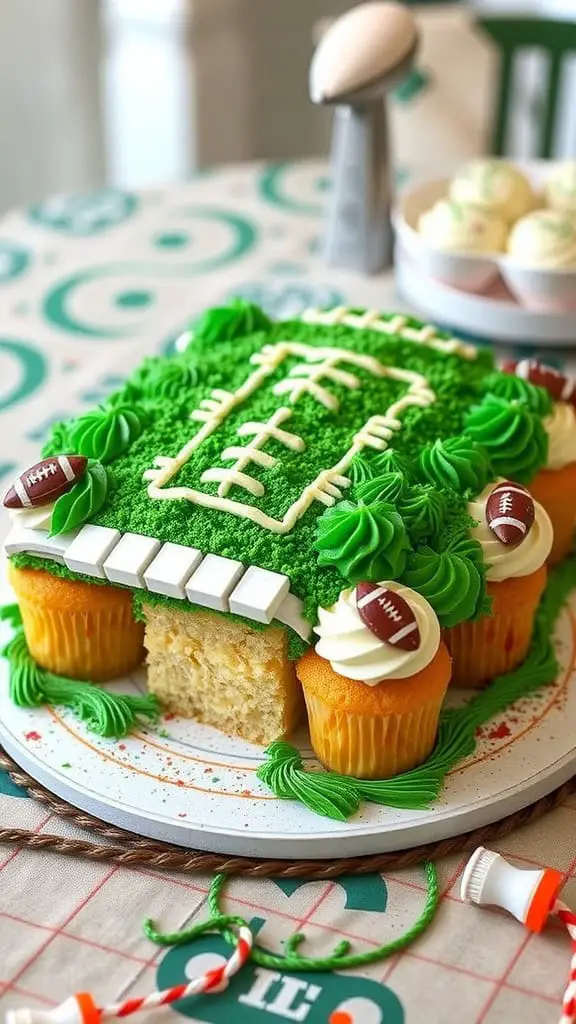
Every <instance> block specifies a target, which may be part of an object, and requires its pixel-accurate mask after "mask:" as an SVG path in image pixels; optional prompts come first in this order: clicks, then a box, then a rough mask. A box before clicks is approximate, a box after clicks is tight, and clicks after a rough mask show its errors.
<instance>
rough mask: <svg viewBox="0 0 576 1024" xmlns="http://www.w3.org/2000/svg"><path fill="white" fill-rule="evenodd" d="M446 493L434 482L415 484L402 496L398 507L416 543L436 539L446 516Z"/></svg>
mask: <svg viewBox="0 0 576 1024" xmlns="http://www.w3.org/2000/svg"><path fill="white" fill-rule="evenodd" d="M446 507H447V501H446V497H445V496H444V494H443V493H442V492H441V491H439V490H438V488H437V487H434V486H433V485H432V484H413V485H412V486H411V487H408V488H407V489H406V492H405V493H404V494H403V495H402V496H401V498H400V500H399V502H398V504H397V509H398V512H399V514H400V516H401V517H402V519H403V520H404V524H405V526H406V529H407V530H408V533H409V535H410V539H411V540H412V542H413V543H414V544H421V543H423V541H426V540H428V541H429V540H434V539H435V538H436V537H437V536H438V534H439V533H440V531H441V529H442V527H443V525H444V519H445V516H446Z"/></svg>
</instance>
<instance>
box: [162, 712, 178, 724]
mask: <svg viewBox="0 0 576 1024" xmlns="http://www.w3.org/2000/svg"><path fill="white" fill-rule="evenodd" d="M173 718H176V715H175V714H174V712H173V711H168V713H167V714H166V715H164V721H165V722H171V721H172V719H173Z"/></svg>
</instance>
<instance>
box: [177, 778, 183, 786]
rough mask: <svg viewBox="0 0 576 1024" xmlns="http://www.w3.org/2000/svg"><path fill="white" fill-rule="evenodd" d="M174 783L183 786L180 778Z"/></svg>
mask: <svg viewBox="0 0 576 1024" xmlns="http://www.w3.org/2000/svg"><path fill="white" fill-rule="evenodd" d="M176 785H177V786H183V785H184V783H183V782H182V779H178V781H177V782H176Z"/></svg>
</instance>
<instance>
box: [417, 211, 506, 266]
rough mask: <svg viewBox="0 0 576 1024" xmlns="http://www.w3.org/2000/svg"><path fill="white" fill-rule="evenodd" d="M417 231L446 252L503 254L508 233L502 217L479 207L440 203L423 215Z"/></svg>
mask: <svg viewBox="0 0 576 1024" xmlns="http://www.w3.org/2000/svg"><path fill="white" fill-rule="evenodd" d="M418 231H419V232H420V234H421V235H422V237H423V238H424V239H425V240H426V241H427V242H430V244H431V245H434V246H436V248H438V249H443V250H445V251H446V252H469V253H484V252H504V249H505V248H506V236H507V234H508V229H507V226H506V223H505V222H504V221H503V220H502V218H501V217H499V216H497V215H496V214H494V213H491V212H490V211H488V210H483V209H482V208H481V207H479V206H473V205H470V204H467V203H457V202H454V201H451V200H449V199H439V200H438V202H437V203H435V204H434V206H433V207H432V208H431V209H430V210H427V211H426V212H425V213H422V214H421V215H420V218H419V220H418Z"/></svg>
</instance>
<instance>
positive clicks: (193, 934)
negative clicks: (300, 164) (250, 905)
mask: <svg viewBox="0 0 576 1024" xmlns="http://www.w3.org/2000/svg"><path fill="white" fill-rule="evenodd" d="M424 873H425V875H426V900H425V903H424V909H423V910H422V913H421V914H420V917H419V918H418V920H417V921H415V922H414V924H413V925H412V926H411V927H410V928H409V929H408V931H406V932H405V933H404V935H399V936H398V938H396V939H393V940H392V942H386V943H384V944H383V945H382V946H378V948H377V949H371V950H369V951H368V952H366V953H350V952H349V951H350V948H351V946H350V943H349V942H347V941H346V940H343V941H341V942H338V943H337V944H336V946H335V947H334V949H333V950H332V952H331V953H330V954H329V956H325V957H319V958H317V957H308V956H300V955H299V953H298V949H299V947H300V946H301V944H302V943H303V942H304V941H305V939H306V936H305V935H304V934H303V933H302V932H295V933H294V934H293V935H291V936H290V937H289V938H288V939H287V940H286V942H285V943H284V950H285V952H284V953H273V952H272V951H271V950H269V949H266V948H265V947H264V946H260V945H259V944H258V943H257V942H255V943H254V945H253V947H252V952H251V954H250V959H251V960H253V961H254V963H256V964H258V966H259V967H267V968H269V969H270V970H275V971H345V970H351V969H352V968H355V967H365V966H366V965H367V964H374V963H377V962H378V961H380V960H387V959H388V958H389V957H391V956H394V955H395V954H396V953H400V952H402V950H404V949H407V947H408V946H410V945H411V944H412V943H413V942H415V941H416V939H417V938H419V936H420V935H422V933H423V932H425V931H426V929H427V928H428V925H429V924H430V923H431V922H432V920H433V918H434V916H435V914H436V911H437V910H438V906H439V903H440V891H439V887H438V876H437V874H436V868H435V867H434V865H433V864H432V863H430V862H427V863H426V864H424ZM225 882H226V875H221V874H219V875H214V878H213V879H212V882H211V884H210V892H209V894H208V909H209V911H210V915H211V916H210V918H209V919H208V921H204V922H202V923H201V924H196V925H192V927H191V928H185V929H183V931H180V932H169V933H162V932H159V931H156V928H155V927H154V922H153V921H152V920H151V919H150V918H148V919H147V920H146V921H145V922H144V934H145V935H146V936H147V938H149V939H150V940H151V941H152V942H155V943H156V945H158V946H183V945H185V944H186V943H188V942H192V941H193V939H196V938H198V936H199V935H203V934H204V933H205V932H207V931H216V932H220V933H221V934H222V936H223V938H224V939H225V940H226V942H227V943H228V944H229V945H230V946H235V945H236V942H237V936H236V935H235V933H234V931H232V929H231V927H230V926H231V925H233V926H236V927H239V926H240V925H244V926H245V927H246V928H248V927H249V925H248V923H247V922H246V921H245V920H244V919H243V918H241V917H230V916H228V915H225V914H222V912H221V910H220V900H221V897H222V890H223V888H224V885H225Z"/></svg>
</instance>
